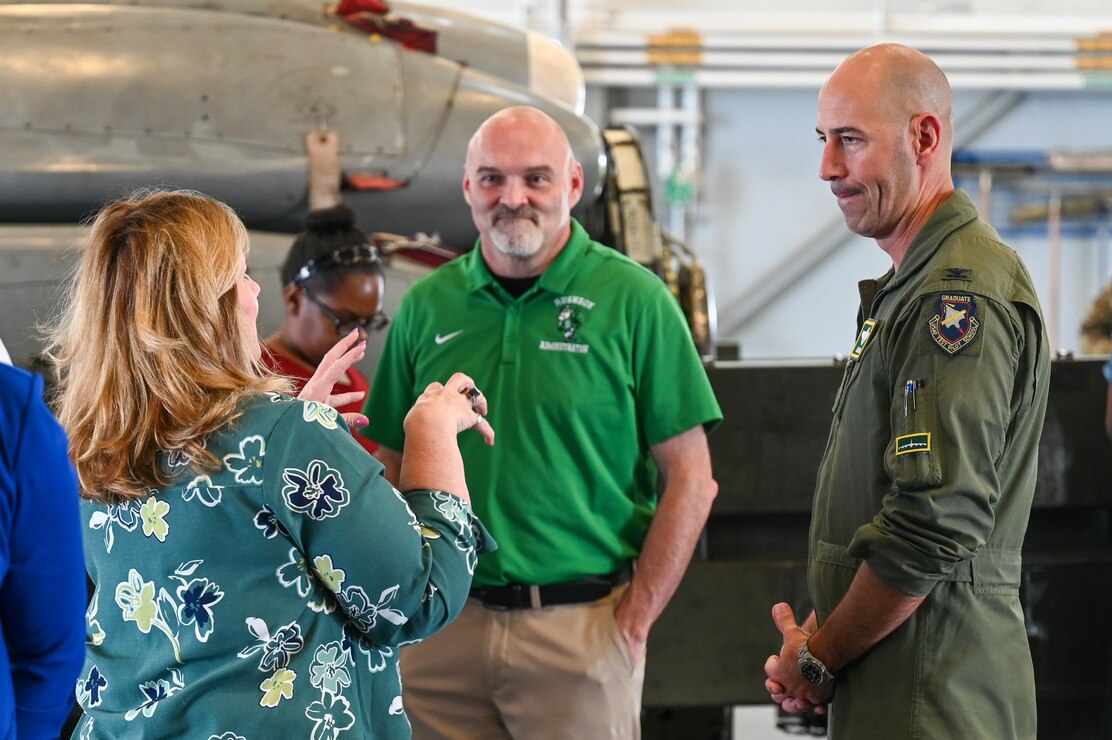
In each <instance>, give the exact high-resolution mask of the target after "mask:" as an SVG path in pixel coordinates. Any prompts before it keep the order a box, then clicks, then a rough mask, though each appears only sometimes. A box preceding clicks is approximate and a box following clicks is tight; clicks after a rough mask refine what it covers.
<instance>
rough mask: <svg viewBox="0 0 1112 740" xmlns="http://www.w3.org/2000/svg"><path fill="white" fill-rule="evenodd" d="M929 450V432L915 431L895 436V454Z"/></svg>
mask: <svg viewBox="0 0 1112 740" xmlns="http://www.w3.org/2000/svg"><path fill="white" fill-rule="evenodd" d="M930 451H931V433H930V432H915V433H914V434H905V435H903V436H901V437H896V456H897V457H899V456H900V455H910V454H913V453H916V452H930Z"/></svg>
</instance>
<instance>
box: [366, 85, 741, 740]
mask: <svg viewBox="0 0 1112 740" xmlns="http://www.w3.org/2000/svg"><path fill="white" fill-rule="evenodd" d="M464 169H465V171H464V178H463V192H464V198H465V199H466V201H467V203H468V204H469V205H470V206H471V212H472V216H473V218H474V221H475V225H476V227H477V229H478V231H479V240H478V243H477V245H476V248H475V249H474V250H472V251H471V252H470V253H469V254H467V255H465V256H462V257H460V258H458V259H456V260H455V261H453V262H451V263H448V264H446V265H444V266H442V267H440V268H439V269H438V270H436V271H435V272H434V273H433V274H432V275H430V276H428V277H427V278H425V279H423V280H422V281H420V282H419V283H417V284H416V285H414V286H413V287H412V288H411V289H410V290H409V292H408V293H407V294H406V295H405V298H404V299H403V301H402V304H401V306H400V307H399V309H398V312H397V316H396V318H395V319H394V321H393V324H392V326H391V329H390V335H389V338H388V340H387V343H386V347H385V349H384V352H383V355H382V359H381V361H380V364H379V366H378V370H377V372H376V374H375V382H374V388H373V390H372V393H371V397H370V399H369V401H368V403H367V407H366V412H367V414H368V415H369V416H370V419H371V426H370V428H369V430H368V431H367V434H368V436H370V437H371V438H372V439H374V440H375V441H376V442H378V443H379V444H380V445H382V450H381V451H380V459H382V461H383V462H384V463H385V464H386V470H387V477H391V476H393V475H396V473H397V466H398V461H399V453H400V450H401V445H402V443H403V440H404V436H403V434H402V419H403V418H404V415H405V412H406V410H407V409H408V408H409V407H410V406H411V405H412V400H413V399H414V398H416V396H417V395H418V394H419V393H420V391H421V390H422V389H423V388H424V387H425V386H426V385H427V384H428V383H429V382H431V381H432V380H434V379H436V378H440V377H443V374H444V370H445V368H452V369H453V370H457V369H458V370H462V371H464V372H466V373H468V374H469V375H470V376H471V377H472V378H474V379H475V382H476V385H477V387H478V388H480V389H482V391H483V392H484V393H485V394H486V396H487V401H488V404H489V409H490V421H491V422H492V424H493V426H494V427H495V428H496V429H498V441H497V444H496V445H494V446H493V447H488V446H486V445H483V444H481V443H479V444H470V443H469V442H468V440H466V439H464V438H461V440H460V443H461V450H462V452H463V456H464V461H465V464H466V468H467V479H468V488H469V489H470V490H471V491H472V501H473V505H474V507H475V510H476V512H477V513H478V514H479V516H481V517H482V519H483V522H484V523H485V524H486V525H487V526H488V528H489V529H490V531H491V534H492V535H493V536H494V537H495V539H497V541H498V543H499V548H498V550H497V551H496V552H494V553H491V555H492V556H493V557H491V556H487V555H484V556H483V557H481V558H479V560H478V564H477V566H476V570H475V580H474V585H475V587H474V588H473V589H472V596H473V598H471V599H470V600H469V601H468V604H467V606H466V607H465V609H464V613H463V614H462V615H461V616H460V618H459V619H457V621H456V622H455V623H453V624H452V625H450V626H449V627H448V628H447V629H445V630H444V631H443V632H441V633H440V634H439V635H437V636H436V637H435V638H434V639H430V640H427V641H425V642H423V643H421V644H420V645H416V646H412V647H408V648H406V649H405V650H403V653H402V676H403V681H404V686H405V693H404V696H403V699H404V703H405V706H406V711H407V713H408V714H409V716H410V718H411V720H412V722H413V726H414V736H415V737H416V738H431V737H455V738H475V737H488V738H493V737H514V738H528V739H529V740H534V739H537V738H540V739H542V740H543V738H569V737H576V738H597V737H607V738H636V737H639V735H640V718H639V715H640V706H641V687H642V684H643V679H644V661H645V643H646V640H647V638H648V634H649V630H650V628H651V627H652V625H653V623H654V622H655V620H656V619H657V617H658V616H659V615H660V613H661V611H662V610H663V609H664V607H665V605H666V604H667V603H668V600H669V599H670V598H671V596H672V594H673V592H674V591H675V589H676V586H677V585H678V584H679V582H680V579H681V578H682V576H683V573H684V570H685V569H686V567H687V564H688V562H689V560H690V558H691V554H692V552H693V550H694V547H695V542H696V540H697V538H698V536H699V533H700V531H701V530H702V527H703V525H704V523H705V521H706V517H707V514H708V513H709V511H710V505H711V502H712V501H713V499H714V497H715V495H716V493H717V490H718V488H717V484H716V483H715V482H714V479H713V478H712V476H711V465H710V455H709V452H708V449H707V442H706V429H708V428H710V427H712V426H714V425H715V424H716V423H717V422H718V421H719V420H720V419H721V411H720V409H719V407H718V403H717V401H716V400H715V398H714V395H713V392H712V390H711V388H710V384H709V381H708V379H707V376H706V372H705V370H704V368H703V366H702V363H701V362H700V360H699V357H698V354H697V352H696V350H695V347H694V344H693V342H692V341H691V338H690V333H689V331H688V329H687V326H686V323H685V322H684V319H683V315H682V313H681V312H680V310H679V307H678V305H677V303H676V301H675V299H674V298H673V297H672V296H671V294H670V293H669V292H668V290H667V288H666V287H665V285H664V283H663V282H662V281H660V280H659V279H658V278H657V277H656V276H655V275H653V274H652V273H651V272H649V271H648V270H646V269H644V268H643V267H641V266H640V265H638V264H636V263H635V262H633V261H631V260H629V259H628V258H626V257H624V256H623V255H621V254H619V253H617V252H615V251H614V250H612V249H609V248H607V247H604V246H602V245H600V244H597V243H595V242H593V241H591V240H590V238H589V237H588V236H587V234H586V232H584V230H583V228H582V227H581V226H580V225H579V224H578V223H576V222H575V220H574V219H572V218H571V216H570V211H571V208H572V207H573V206H574V205H575V203H576V202H577V201H578V200H579V197H580V196H581V195H582V191H583V171H582V168H581V167H580V165H579V164H578V163H577V162H576V161H575V160H574V157H573V155H572V152H571V147H570V145H569V144H568V140H567V137H566V135H565V134H564V132H563V131H562V130H561V129H560V127H559V125H558V124H556V122H555V121H553V120H552V119H551V118H550V117H548V116H547V115H545V114H543V113H541V112H540V111H537V110H535V109H532V108H523V107H518V108H509V109H506V110H504V111H501V112H500V113H497V114H495V115H494V116H492V117H491V118H490V119H488V120H487V121H486V122H485V123H484V124H483V125H482V126H481V127H480V128H479V130H478V131H477V132H476V133H475V136H474V137H473V139H472V140H471V144H470V146H469V148H468V152H467V161H466V164H465V168H464ZM658 479H659V483H660V485H661V487H660V488H658ZM658 490H660V491H662V493H661V494H660V495H659V496H658V495H657V491H658ZM634 563H636V567H635V568H634V567H633V564H634Z"/></svg>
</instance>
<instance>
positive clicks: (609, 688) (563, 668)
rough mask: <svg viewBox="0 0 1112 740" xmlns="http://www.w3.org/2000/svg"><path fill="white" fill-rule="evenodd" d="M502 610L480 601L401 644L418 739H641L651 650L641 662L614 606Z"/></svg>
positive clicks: (615, 594) (608, 602)
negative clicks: (424, 636) (424, 635)
mask: <svg viewBox="0 0 1112 740" xmlns="http://www.w3.org/2000/svg"><path fill="white" fill-rule="evenodd" d="M625 588H626V586H619V587H618V588H615V589H614V590H613V591H612V592H611V594H610V595H609V596H608V597H606V598H604V599H601V600H599V601H596V602H593V603H590V604H574V605H568V606H550V607H545V608H542V609H518V610H513V611H495V610H492V609H487V608H486V607H484V606H483V605H482V604H481V603H479V602H478V601H477V600H475V599H469V600H468V602H467V606H465V607H464V609H463V612H462V613H461V614H460V616H459V618H457V619H456V621H455V622H453V623H452V624H450V625H448V627H446V628H445V629H444V630H442V631H440V632H438V633H437V634H435V635H433V636H432V637H430V638H429V639H427V640H425V641H424V642H422V643H420V644H417V645H410V646H407V647H405V648H402V652H401V670H402V687H403V688H402V700H403V703H404V705H405V709H406V713H407V714H408V715H409V719H410V722H412V723H413V737H414V740H433V739H434V738H436V739H438V740H439V739H441V738H453V739H458V740H495V738H501V739H504V738H516V739H517V740H547V739H549V738H551V740H567V739H569V738H573V739H574V740H596V739H601V738H627V739H628V740H636V738H639V737H640V736H641V689H642V686H643V685H644V682H645V656H644V655H641V656H639V660H638V662H637V663H638V664H637V668H636V669H634V668H633V666H632V664H631V661H630V659H629V649H628V647H627V646H626V642H625V638H623V637H622V635H621V633H620V632H619V631H618V627H617V625H616V624H615V622H614V607H615V605H616V604H617V602H618V599H619V598H620V597H621V595H622V593H624V591H625Z"/></svg>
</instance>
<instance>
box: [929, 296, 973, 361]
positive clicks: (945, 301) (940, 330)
mask: <svg viewBox="0 0 1112 740" xmlns="http://www.w3.org/2000/svg"><path fill="white" fill-rule="evenodd" d="M927 325H928V326H929V327H930V333H931V339H933V340H934V342H935V344H937V345H938V346H939V347H941V348H942V349H943V351H945V352H946V353H947V354H950V355H956V354H957V353H958V352H961V351H962V350H963V349H965V348H966V347H968V346H969V345H970V344H971V343H972V342H973V340H975V339H976V338H977V332H978V331H979V330H980V328H981V323H980V321H978V320H977V301H976V300H975V299H974V298H973V296H972V295H970V294H968V293H942V294H941V295H940V296H939V297H938V302H937V303H936V304H935V310H934V314H933V315H931V318H930V320H929V321H928V322H927Z"/></svg>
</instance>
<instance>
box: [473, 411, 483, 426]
mask: <svg viewBox="0 0 1112 740" xmlns="http://www.w3.org/2000/svg"><path fill="white" fill-rule="evenodd" d="M484 421H486V419H484V418H483V415H482V414H475V423H474V424H472V425H471V426H472V427H477V426H479V425H480V424H482V423H483V422H484Z"/></svg>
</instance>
